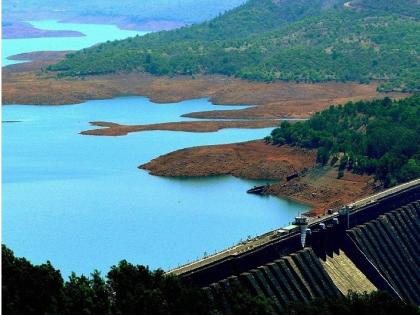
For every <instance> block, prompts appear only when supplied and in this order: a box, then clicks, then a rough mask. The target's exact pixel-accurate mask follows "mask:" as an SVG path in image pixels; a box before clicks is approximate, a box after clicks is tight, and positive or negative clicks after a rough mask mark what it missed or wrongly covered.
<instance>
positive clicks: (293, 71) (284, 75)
mask: <svg viewBox="0 0 420 315" xmlns="http://www.w3.org/2000/svg"><path fill="white" fill-rule="evenodd" d="M419 7H420V5H419V1H418V0H399V1H388V0H355V1H351V2H348V1H344V0H250V1H248V2H247V3H245V4H243V5H241V6H239V7H238V8H235V9H233V10H231V11H229V12H227V13H225V14H223V15H221V16H219V17H217V18H215V19H213V20H210V21H208V22H204V23H201V24H198V25H193V26H191V27H185V28H182V29H178V30H174V31H169V32H159V33H155V34H149V35H147V36H144V37H136V38H130V39H126V40H122V41H115V42H108V43H104V44H102V45H99V46H96V47H93V48H90V49H85V50H83V51H80V52H77V53H75V54H72V55H69V56H68V58H67V59H66V60H64V61H62V62H61V63H59V64H57V65H54V66H51V67H50V70H54V71H60V75H64V76H79V75H90V74H104V73H113V72H121V71H147V72H150V73H152V74H156V75H176V74H224V75H229V76H236V77H239V78H244V79H250V80H259V81H268V82H269V81H273V80H278V79H280V80H293V81H304V82H319V81H327V80H339V81H359V82H369V81H371V80H378V81H381V82H382V85H381V89H383V90H410V91H413V90H419V89H420V86H419V85H420V78H419V77H420V69H419V68H420V67H419V65H420V63H419V56H418V49H419V47H420V23H419V17H420V15H419Z"/></svg>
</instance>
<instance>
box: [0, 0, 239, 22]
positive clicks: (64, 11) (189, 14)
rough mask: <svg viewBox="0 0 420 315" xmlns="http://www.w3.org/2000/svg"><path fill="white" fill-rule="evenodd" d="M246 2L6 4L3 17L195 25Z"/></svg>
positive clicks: (15, 0)
mask: <svg viewBox="0 0 420 315" xmlns="http://www.w3.org/2000/svg"><path fill="white" fill-rule="evenodd" d="M244 2H245V0H120V1H114V0H100V1H96V0H73V1H67V0H25V1H21V0H5V1H3V3H2V6H3V7H2V13H3V19H5V17H6V19H7V18H9V19H10V17H15V16H18V17H24V16H27V17H28V18H31V17H32V18H34V17H35V18H37V17H39V18H40V17H42V16H46V17H48V16H53V17H57V18H60V17H64V18H70V17H75V16H98V17H116V16H124V17H127V18H130V19H131V21H134V22H136V21H137V22H139V21H145V20H171V21H179V22H183V23H187V24H191V23H198V22H202V21H204V20H208V19H211V18H214V17H215V16H217V15H218V14H220V13H223V12H225V11H226V10H229V9H232V8H234V7H236V6H238V5H240V4H242V3H244Z"/></svg>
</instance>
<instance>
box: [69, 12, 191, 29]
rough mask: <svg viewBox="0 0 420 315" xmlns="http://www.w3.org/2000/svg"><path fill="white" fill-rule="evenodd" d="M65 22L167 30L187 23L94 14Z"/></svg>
mask: <svg viewBox="0 0 420 315" xmlns="http://www.w3.org/2000/svg"><path fill="white" fill-rule="evenodd" d="M61 22H65V23H86V24H115V25H116V26H118V28H120V29H122V30H138V31H152V32H156V31H169V30H172V29H175V28H180V27H183V26H186V25H187V24H185V23H183V22H179V21H172V20H148V21H134V20H133V19H132V18H130V17H127V16H106V17H103V16H96V15H92V16H89V15H84V16H77V17H71V18H66V19H63V20H62V21H61Z"/></svg>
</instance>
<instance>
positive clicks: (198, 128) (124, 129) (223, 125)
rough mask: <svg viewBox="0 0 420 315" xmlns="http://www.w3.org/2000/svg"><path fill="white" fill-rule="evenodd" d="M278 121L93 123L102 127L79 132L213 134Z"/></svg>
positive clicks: (271, 125) (92, 123)
mask: <svg viewBox="0 0 420 315" xmlns="http://www.w3.org/2000/svg"><path fill="white" fill-rule="evenodd" d="M279 123H280V121H278V120H252V121H232V120H230V121H229V120H228V121H179V122H167V123H157V124H147V125H120V124H117V123H112V122H104V121H93V122H90V124H91V125H92V126H97V127H103V128H100V129H91V130H85V131H82V132H80V134H82V135H89V136H114V137H115V136H126V135H127V134H129V133H132V132H141V131H151V130H162V131H183V132H215V131H219V130H221V129H229V128H246V129H257V128H269V127H273V128H274V127H276V126H278V125H279Z"/></svg>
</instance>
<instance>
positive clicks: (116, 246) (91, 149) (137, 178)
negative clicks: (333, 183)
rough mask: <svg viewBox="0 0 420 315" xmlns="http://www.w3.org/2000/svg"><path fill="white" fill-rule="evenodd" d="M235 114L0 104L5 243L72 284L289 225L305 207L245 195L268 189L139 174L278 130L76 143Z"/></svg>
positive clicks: (186, 105)
mask: <svg viewBox="0 0 420 315" xmlns="http://www.w3.org/2000/svg"><path fill="white" fill-rule="evenodd" d="M65 25H66V26H65V27H63V29H69V30H76V31H81V32H83V30H81V29H79V28H78V27H72V28H70V27H69V25H70V24H65ZM72 26H75V25H73V24H72ZM76 26H77V25H76ZM83 27H84V26H83ZM95 27H97V28H101V27H108V26H104V25H95ZM127 36H128V35H127ZM68 39H69V40H74V39H75V38H68ZM28 40H32V39H28ZM48 40H49V41H55V40H56V39H55V38H52V39H51V38H50V39H48ZM61 40H63V41H65V40H67V39H66V38H64V39H60V41H61ZM101 40H102V39H101ZM10 41H14V40H10ZM11 43H12V42H9V40H4V41H3V46H7V45H9V44H11ZM63 49H68V48H63ZM36 50H45V47H44V46H42V45H41V46H39V47H37V49H36ZM236 108H238V107H236V106H235V107H232V106H219V105H217V106H216V105H212V104H211V103H209V102H208V100H206V99H197V100H189V101H184V102H181V103H176V104H155V103H153V102H151V101H149V100H148V99H147V98H145V97H121V98H115V99H110V100H94V101H88V102H86V103H83V104H78V105H68V106H30V105H7V106H3V108H2V114H3V118H2V119H3V121H10V122H6V123H3V136H2V137H3V139H2V140H3V147H2V152H3V153H2V154H3V156H2V158H3V170H2V172H3V188H2V194H3V201H2V210H3V243H4V244H6V245H7V246H9V247H10V248H11V249H12V250H13V251H14V252H15V254H16V255H17V256H25V257H26V258H28V259H29V260H31V261H32V262H33V263H42V262H45V261H46V260H50V261H51V263H52V264H53V265H54V266H55V267H56V268H58V269H60V270H61V271H62V274H63V275H64V276H68V275H69V274H70V272H71V271H75V272H76V273H78V274H80V273H84V274H89V273H90V272H92V271H93V270H94V269H98V270H100V271H102V272H103V273H106V272H107V271H108V270H109V267H110V266H111V265H114V264H116V263H118V261H119V260H121V259H126V260H128V261H129V262H132V263H135V264H144V265H149V266H150V267H151V268H152V269H155V268H163V269H168V268H171V267H176V266H177V265H178V264H183V263H186V262H188V261H191V260H194V259H197V258H201V257H202V256H203V255H204V253H207V254H211V253H213V252H214V251H217V250H222V249H223V248H226V247H228V246H231V245H233V244H235V243H237V242H239V241H241V240H244V239H246V238H247V237H248V236H255V235H257V234H261V233H264V232H266V231H268V230H270V229H274V228H277V227H281V226H284V225H287V224H288V223H289V222H290V221H292V220H293V217H294V216H295V215H296V214H297V212H298V211H304V210H307V207H306V206H303V205H300V204H297V203H294V202H291V201H287V200H281V199H279V198H275V197H261V196H256V195H249V194H246V190H247V189H249V188H250V187H252V186H253V185H257V184H261V181H249V180H242V179H237V178H234V177H229V176H225V177H210V178H193V179H191V178H163V177H156V176H151V175H149V174H148V173H147V172H146V171H144V170H139V169H138V168H137V166H139V165H140V164H143V163H146V162H148V161H150V160H151V159H153V158H156V157H158V156H160V155H162V154H166V153H169V152H171V151H174V150H178V149H182V148H186V147H192V146H199V145H210V144H223V143H233V142H240V141H248V140H254V139H260V138H263V137H264V136H266V135H267V134H269V133H270V131H271V129H225V130H221V131H219V132H212V133H188V132H171V131H147V132H139V133H132V134H129V135H128V136H124V137H95V136H83V135H80V134H79V132H80V131H83V130H87V129H90V128H91V126H89V121H111V122H116V123H121V124H149V123H162V122H171V121H181V120H189V119H188V118H182V117H180V116H181V115H182V114H185V113H189V112H193V111H205V110H214V109H236ZM190 120H191V119H190ZM11 121H13V122H11ZM95 128H96V127H95Z"/></svg>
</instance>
